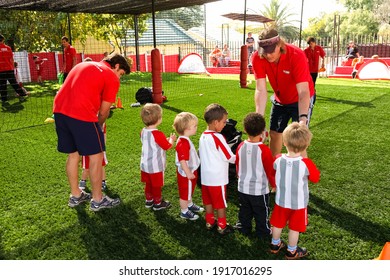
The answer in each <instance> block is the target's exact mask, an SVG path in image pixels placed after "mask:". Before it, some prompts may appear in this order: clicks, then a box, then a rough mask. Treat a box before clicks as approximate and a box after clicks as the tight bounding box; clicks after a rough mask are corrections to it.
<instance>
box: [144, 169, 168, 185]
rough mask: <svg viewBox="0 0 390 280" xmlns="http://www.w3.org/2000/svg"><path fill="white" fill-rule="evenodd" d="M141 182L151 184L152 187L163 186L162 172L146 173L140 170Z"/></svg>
mask: <svg viewBox="0 0 390 280" xmlns="http://www.w3.org/2000/svg"><path fill="white" fill-rule="evenodd" d="M141 182H144V183H145V184H148V185H151V186H152V187H153V188H158V187H162V186H164V172H158V173H146V172H144V171H141Z"/></svg>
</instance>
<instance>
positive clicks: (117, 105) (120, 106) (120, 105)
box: [116, 97, 123, 109]
mask: <svg viewBox="0 0 390 280" xmlns="http://www.w3.org/2000/svg"><path fill="white" fill-rule="evenodd" d="M116 107H117V108H119V109H123V106H122V101H121V98H120V97H118V101H117V103H116Z"/></svg>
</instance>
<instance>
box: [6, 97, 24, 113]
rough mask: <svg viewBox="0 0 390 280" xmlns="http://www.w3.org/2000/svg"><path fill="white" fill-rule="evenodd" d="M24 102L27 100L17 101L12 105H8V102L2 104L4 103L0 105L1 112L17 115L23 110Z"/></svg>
mask: <svg viewBox="0 0 390 280" xmlns="http://www.w3.org/2000/svg"><path fill="white" fill-rule="evenodd" d="M26 101H27V100H25V101H18V102H15V103H12V104H10V103H9V102H4V103H2V106H1V111H2V112H3V113H11V114H15V113H18V112H20V111H22V110H23V109H24V106H23V102H26Z"/></svg>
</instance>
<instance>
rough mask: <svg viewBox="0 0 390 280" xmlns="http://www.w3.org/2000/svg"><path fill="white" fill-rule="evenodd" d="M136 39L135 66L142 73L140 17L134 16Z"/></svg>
mask: <svg viewBox="0 0 390 280" xmlns="http://www.w3.org/2000/svg"><path fill="white" fill-rule="evenodd" d="M134 33H135V34H134V38H135V65H136V68H137V71H141V68H140V61H139V41H138V40H139V37H138V15H134Z"/></svg>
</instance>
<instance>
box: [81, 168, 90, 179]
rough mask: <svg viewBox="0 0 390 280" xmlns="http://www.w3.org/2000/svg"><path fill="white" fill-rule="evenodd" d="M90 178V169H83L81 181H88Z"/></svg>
mask: <svg viewBox="0 0 390 280" xmlns="http://www.w3.org/2000/svg"><path fill="white" fill-rule="evenodd" d="M88 177H89V169H85V168H83V171H82V172H81V180H83V181H87V179H88Z"/></svg>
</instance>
